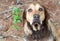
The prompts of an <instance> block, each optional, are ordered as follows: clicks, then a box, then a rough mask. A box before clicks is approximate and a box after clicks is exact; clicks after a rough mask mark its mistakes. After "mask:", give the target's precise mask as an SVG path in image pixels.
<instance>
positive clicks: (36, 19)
mask: <svg viewBox="0 0 60 41" xmlns="http://www.w3.org/2000/svg"><path fill="white" fill-rule="evenodd" d="M32 24H33V25H35V24H40V16H39V15H38V14H34V15H33V23H32Z"/></svg>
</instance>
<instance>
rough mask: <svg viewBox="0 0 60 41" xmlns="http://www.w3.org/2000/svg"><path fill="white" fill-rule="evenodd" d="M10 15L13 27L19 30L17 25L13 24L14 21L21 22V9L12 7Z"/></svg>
mask: <svg viewBox="0 0 60 41" xmlns="http://www.w3.org/2000/svg"><path fill="white" fill-rule="evenodd" d="M12 16H13V25H12V27H13V28H16V29H17V30H19V27H18V26H17V25H15V24H16V23H21V18H22V10H21V9H18V8H17V7H15V6H14V7H13V8H12Z"/></svg>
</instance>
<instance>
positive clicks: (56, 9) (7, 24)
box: [0, 0, 60, 41]
mask: <svg viewBox="0 0 60 41" xmlns="http://www.w3.org/2000/svg"><path fill="white" fill-rule="evenodd" d="M37 1H39V2H40V3H41V4H42V5H43V6H45V7H46V9H47V12H48V14H49V15H50V18H51V19H52V20H53V22H54V23H55V25H56V28H57V29H58V30H59V29H60V0H37ZM30 2H33V0H20V4H22V5H24V4H26V5H27V4H28V3H30ZM16 4H17V1H16V0H0V38H1V36H2V35H5V36H7V37H6V38H2V39H0V41H23V39H22V37H23V36H24V32H23V27H22V23H18V24H17V25H18V26H19V30H16V29H15V28H11V25H12V17H10V18H9V19H6V20H5V18H6V17H8V16H10V15H11V12H5V13H2V12H4V11H6V10H8V9H10V8H11V7H12V6H14V5H16ZM21 9H24V6H23V7H21ZM12 36H13V37H12Z"/></svg>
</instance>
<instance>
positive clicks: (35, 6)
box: [28, 3, 43, 9]
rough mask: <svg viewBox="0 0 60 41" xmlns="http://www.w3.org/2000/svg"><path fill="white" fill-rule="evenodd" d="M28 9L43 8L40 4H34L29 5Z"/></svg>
mask: <svg viewBox="0 0 60 41" xmlns="http://www.w3.org/2000/svg"><path fill="white" fill-rule="evenodd" d="M28 8H32V9H39V8H43V7H42V6H41V5H40V4H38V3H36V4H30V5H29V7H28Z"/></svg>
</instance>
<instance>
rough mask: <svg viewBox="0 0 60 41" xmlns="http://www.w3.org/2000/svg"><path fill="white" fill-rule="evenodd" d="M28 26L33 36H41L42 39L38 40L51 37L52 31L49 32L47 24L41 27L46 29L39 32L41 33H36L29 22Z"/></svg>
mask: <svg viewBox="0 0 60 41" xmlns="http://www.w3.org/2000/svg"><path fill="white" fill-rule="evenodd" d="M27 26H28V28H29V29H30V30H31V31H32V32H33V33H32V35H34V34H36V35H37V37H39V35H40V38H38V39H41V38H44V37H48V36H49V35H50V31H49V30H48V27H47V25H46V24H45V23H43V24H42V25H41V27H44V28H43V29H41V30H39V31H34V30H33V28H32V26H31V25H30V23H29V22H28V21H27Z"/></svg>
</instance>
